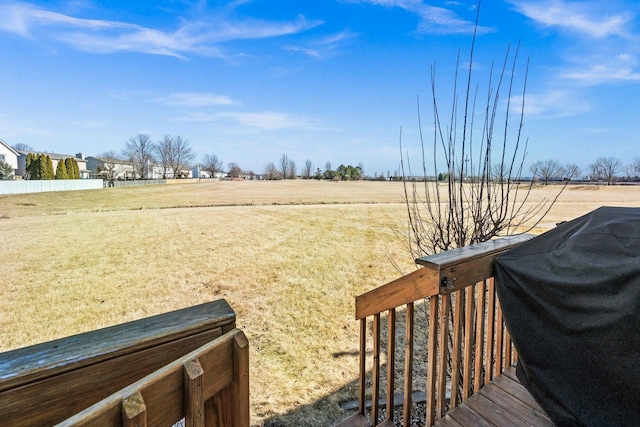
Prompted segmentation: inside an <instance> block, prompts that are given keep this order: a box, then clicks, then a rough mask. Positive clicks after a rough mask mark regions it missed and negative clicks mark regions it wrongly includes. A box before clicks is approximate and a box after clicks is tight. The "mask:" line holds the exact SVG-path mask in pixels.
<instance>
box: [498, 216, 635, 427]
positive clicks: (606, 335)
mask: <svg viewBox="0 0 640 427" xmlns="http://www.w3.org/2000/svg"><path fill="white" fill-rule="evenodd" d="M496 279H497V285H496V286H497V291H498V296H499V298H500V301H501V306H502V309H503V313H504V319H505V322H506V324H507V328H508V329H509V332H510V333H511V336H512V339H513V342H514V345H515V347H516V349H517V350H518V354H519V358H518V359H519V360H518V368H517V375H518V378H519V379H520V381H521V382H522V384H523V385H524V386H525V387H526V388H527V389H528V390H529V392H530V393H531V394H532V395H533V396H534V397H535V399H536V400H537V401H538V403H539V404H540V406H541V407H542V408H543V409H545V411H546V412H547V413H548V415H549V417H550V418H551V420H552V421H553V422H554V423H556V424H557V425H559V426H634V427H638V426H640V208H617V207H602V208H599V209H597V210H595V211H593V212H591V213H589V214H587V215H584V216H582V217H580V218H577V219H575V220H573V221H570V222H565V223H562V224H560V225H559V226H558V227H556V228H555V229H553V230H551V231H549V232H547V233H544V234H542V235H540V236H538V237H535V238H534V239H532V240H530V241H528V242H525V243H522V244H521V245H520V246H517V247H516V248H514V249H512V250H509V251H508V252H506V253H504V254H502V255H501V256H499V257H498V258H497V260H496Z"/></svg>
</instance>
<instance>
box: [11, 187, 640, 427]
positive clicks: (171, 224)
mask: <svg viewBox="0 0 640 427" xmlns="http://www.w3.org/2000/svg"><path fill="white" fill-rule="evenodd" d="M559 188H560V187H558V186H553V185H550V186H547V187H545V186H539V187H536V188H534V190H533V192H532V193H531V196H530V201H531V203H538V202H540V201H543V200H552V199H553V198H554V197H555V195H556V194H557V192H558V190H559ZM402 194H403V187H402V184H401V183H394V182H317V181H302V180H296V181H274V182H261V181H253V182H200V183H189V184H186V183H184V184H183V183H179V184H172V185H161V186H148V187H126V188H108V189H102V190H91V191H78V192H60V193H39V194H25V195H11V196H0V240H1V241H2V242H3V244H2V245H1V246H0V259H2V267H1V269H0V277H2V286H1V287H0V330H1V331H2V333H1V334H0V351H6V350H10V349H14V348H18V347H22V346H27V345H31V344H35V343H39V342H43V341H47V340H51V339H55V338H60V337H63V336H68V335H71V334H75V333H79V332H84V331H88V330H92V329H95V328H101V327H105V326H110V325H113V324H117V323H122V322H125V321H130V320H134V319H139V318H142V317H145V316H150V315H154V314H158V313H162V312H166V311H170V310H175V309H179V308H183V307H187V306H191V305H195V304H199V303H202V302H206V301H211V300H215V299H219V298H225V299H226V300H227V301H228V302H229V304H230V305H231V306H232V307H233V308H234V310H235V311H236V313H237V325H238V327H239V328H241V329H242V330H244V332H245V333H246V335H247V337H248V338H249V342H250V372H251V385H250V387H251V421H252V424H253V425H256V426H261V425H274V426H275V425H278V426H280V425H287V426H289V425H290V426H293V425H327V426H329V425H333V424H335V423H336V422H337V421H338V420H340V419H342V418H344V417H346V415H347V414H346V413H344V412H343V411H342V410H341V409H340V407H339V403H340V402H343V401H348V400H353V399H355V398H356V391H357V386H356V383H355V380H356V378H357V374H358V365H357V351H358V330H359V329H358V323H357V322H356V321H355V320H354V300H355V296H356V295H358V294H361V293H363V292H366V291H368V290H370V289H373V288H375V287H377V286H380V285H382V284H384V283H386V282H388V281H391V280H393V279H396V278H397V277H399V276H400V275H402V274H403V273H408V272H410V271H411V270H412V269H413V268H415V267H414V264H413V262H412V260H411V259H410V255H409V253H408V251H407V250H406V249H405V245H404V241H403V239H402V237H401V236H402V233H403V232H404V230H405V228H406V222H407V219H406V215H407V214H406V207H405V206H404V204H403V201H402V200H403V199H402ZM605 205H607V206H640V187H635V186H611V187H606V186H587V185H572V186H568V187H567V188H566V189H565V191H564V192H563V193H562V195H561V196H560V198H559V199H558V201H557V203H556V204H555V205H554V207H553V208H552V210H551V211H550V212H549V214H548V215H547V217H546V218H545V219H544V220H543V221H542V222H541V223H540V224H539V226H538V227H536V228H535V229H534V230H533V231H534V232H535V233H541V232H544V231H545V230H547V229H550V228H552V227H554V226H555V224H556V223H558V222H561V221H565V220H570V219H572V218H575V217H577V216H580V215H582V214H584V213H587V212H589V211H591V210H592V209H594V208H597V207H599V206H605Z"/></svg>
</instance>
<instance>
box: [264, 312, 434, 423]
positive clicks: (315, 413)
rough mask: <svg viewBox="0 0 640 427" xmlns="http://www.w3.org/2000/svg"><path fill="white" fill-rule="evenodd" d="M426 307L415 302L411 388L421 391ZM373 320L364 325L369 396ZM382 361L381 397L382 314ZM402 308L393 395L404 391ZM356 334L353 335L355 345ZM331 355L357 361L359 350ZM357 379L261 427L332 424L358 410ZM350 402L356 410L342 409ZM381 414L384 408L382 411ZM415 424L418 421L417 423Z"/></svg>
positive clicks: (383, 325)
mask: <svg viewBox="0 0 640 427" xmlns="http://www.w3.org/2000/svg"><path fill="white" fill-rule="evenodd" d="M427 318H428V308H427V305H426V304H424V303H423V302H421V303H419V304H418V303H416V310H415V318H414V319H415V329H414V360H413V377H414V384H413V391H414V392H415V391H418V392H424V391H425V387H426V349H427V322H426V319H427ZM372 329H373V327H372V322H371V321H369V322H368V325H367V374H366V378H365V396H366V398H367V399H370V398H371V385H372V375H371V363H372V362H371V359H372V353H373V338H372ZM380 330H381V340H380V348H381V353H382V354H381V359H380V360H381V364H380V397H383V396H385V394H386V390H387V381H386V377H387V363H386V361H387V356H386V349H387V330H388V325H387V316H386V315H385V316H381V319H380ZM404 330H405V309H404V308H402V309H397V310H396V345H395V360H396V362H395V369H394V383H395V387H394V394H396V395H398V394H402V393H403V390H404V383H403V382H404V374H403V369H404V343H405V335H404ZM358 340H359V338H358V336H357V335H356V336H354V337H353V341H354V344H357V342H358ZM332 356H333V357H334V358H344V359H345V363H355V364H356V366H357V364H358V363H359V362H358V358H359V352H358V351H355V352H348V351H340V352H335V353H333V355H332ZM357 399H358V379H357V378H356V379H354V380H353V381H350V382H348V383H347V384H345V385H344V386H343V387H341V388H339V389H337V390H335V391H334V392H332V393H330V394H328V395H326V396H324V397H322V398H320V399H318V400H316V401H314V402H311V403H308V404H303V405H300V406H298V407H297V408H295V409H294V410H291V411H289V412H286V413H284V414H277V415H276V414H274V415H272V416H270V417H268V418H266V419H265V421H264V422H263V424H261V426H264V427H293V426H310V427H311V426H313V427H315V426H327V427H329V426H335V425H336V424H338V423H339V422H341V421H343V420H344V419H346V418H348V417H349V416H351V415H352V414H355V413H356V412H357V403H356V402H357ZM346 402H349V403H353V404H354V406H355V409H342V407H341V405H342V404H344V403H346ZM401 411H402V407H400V408H399V409H398V408H396V410H395V413H396V415H395V416H394V417H395V419H401V417H402V413H401ZM381 413H382V414H384V410H382V411H381ZM416 425H418V424H416Z"/></svg>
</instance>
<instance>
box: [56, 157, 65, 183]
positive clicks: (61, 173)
mask: <svg viewBox="0 0 640 427" xmlns="http://www.w3.org/2000/svg"><path fill="white" fill-rule="evenodd" d="M56 179H68V176H67V168H66V167H65V162H63V161H62V159H61V160H60V161H58V166H56Z"/></svg>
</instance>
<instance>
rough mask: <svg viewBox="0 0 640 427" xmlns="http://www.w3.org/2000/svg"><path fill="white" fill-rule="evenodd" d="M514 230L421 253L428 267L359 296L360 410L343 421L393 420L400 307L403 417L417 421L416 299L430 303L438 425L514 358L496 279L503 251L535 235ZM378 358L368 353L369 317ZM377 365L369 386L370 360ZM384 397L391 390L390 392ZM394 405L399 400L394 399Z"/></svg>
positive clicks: (429, 386)
mask: <svg viewBox="0 0 640 427" xmlns="http://www.w3.org/2000/svg"><path fill="white" fill-rule="evenodd" d="M531 237H532V236H530V235H521V236H512V237H506V238H502V239H496V240H493V241H489V242H485V243H480V244H477V245H471V246H467V247H464V248H460V249H455V250H452V251H448V252H444V253H440V254H436V255H432V256H428V257H424V258H420V259H418V260H416V262H417V263H419V264H422V265H423V266H424V267H423V268H420V269H418V270H416V271H414V272H412V273H410V274H407V275H406V276H404V277H401V278H400V279H397V280H395V281H393V282H391V283H388V284H386V285H383V286H381V287H379V288H377V289H374V290H372V291H370V292H368V293H366V294H363V295H361V296H358V297H357V298H356V318H357V319H358V320H360V379H359V396H358V400H359V408H358V413H356V414H355V415H354V416H352V417H350V418H349V419H348V420H346V421H345V422H343V423H342V424H341V425H344V426H347V425H367V424H368V422H367V420H366V418H367V409H368V408H367V406H368V405H367V401H368V400H370V402H371V403H370V406H371V408H370V413H369V414H368V415H369V416H368V418H369V422H370V423H371V425H380V426H392V425H394V424H393V423H394V421H393V416H394V415H393V413H394V411H393V410H392V409H393V408H388V409H387V410H386V411H385V415H384V417H383V418H384V419H382V420H380V418H382V417H380V414H381V411H380V410H381V407H382V406H386V403H388V402H394V397H395V388H396V382H395V381H396V376H397V375H399V374H398V373H397V372H396V371H397V368H396V342H397V341H399V340H397V339H396V338H397V337H396V314H397V310H399V309H400V308H402V307H403V306H404V308H405V332H404V370H403V372H402V378H403V390H402V396H403V398H402V401H403V410H402V420H403V425H404V426H409V425H410V423H411V419H412V416H411V411H412V403H413V402H412V392H413V390H412V389H413V380H414V366H413V365H414V338H415V336H414V327H415V319H414V308H415V307H414V305H415V303H417V302H419V301H422V300H425V304H426V305H427V306H428V316H429V317H428V336H427V343H426V346H427V349H426V372H424V375H425V376H426V390H425V391H426V393H425V394H426V399H425V405H426V411H425V412H426V415H425V418H426V420H423V421H424V422H426V425H427V426H431V425H433V424H434V422H436V421H437V420H439V419H441V418H442V417H444V415H445V414H446V413H447V412H448V411H449V410H451V409H453V408H454V407H456V406H457V405H458V404H459V403H460V402H462V401H464V400H465V399H467V398H468V397H469V396H471V395H472V394H473V393H474V392H476V391H478V390H479V389H480V388H481V387H482V386H483V385H484V384H487V383H488V382H490V381H491V380H492V378H493V377H494V376H497V375H499V374H500V373H501V372H502V371H503V370H504V369H506V368H507V367H509V366H510V365H511V364H512V362H514V361H515V350H514V348H513V347H512V345H511V340H510V338H509V334H508V332H507V330H506V328H505V326H504V323H503V320H502V312H501V309H500V305H499V304H498V302H497V297H496V292H495V288H494V282H493V264H494V261H495V258H496V256H498V255H499V254H500V253H502V252H504V251H506V250H508V249H509V248H511V247H513V246H515V245H518V244H519V243H521V242H523V241H525V240H528V239H530V238H531ZM385 315H386V324H387V329H386V339H387V348H386V349H383V348H381V347H382V345H381V332H382V330H381V317H383V316H385ZM369 322H370V323H371V334H372V342H373V344H372V347H373V348H372V352H371V353H372V357H371V358H370V360H369V361H368V359H367V354H368V351H367V343H368V337H369V335H368V330H367V329H368V328H367V325H368V323H369ZM385 353H386V390H384V391H383V390H381V373H382V370H381V364H382V363H381V361H382V356H383V355H385ZM368 366H371V377H370V386H369V387H368V386H367V384H368V381H367V372H368V371H367V367H368ZM383 396H384V397H383ZM391 405H392V404H391Z"/></svg>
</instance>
